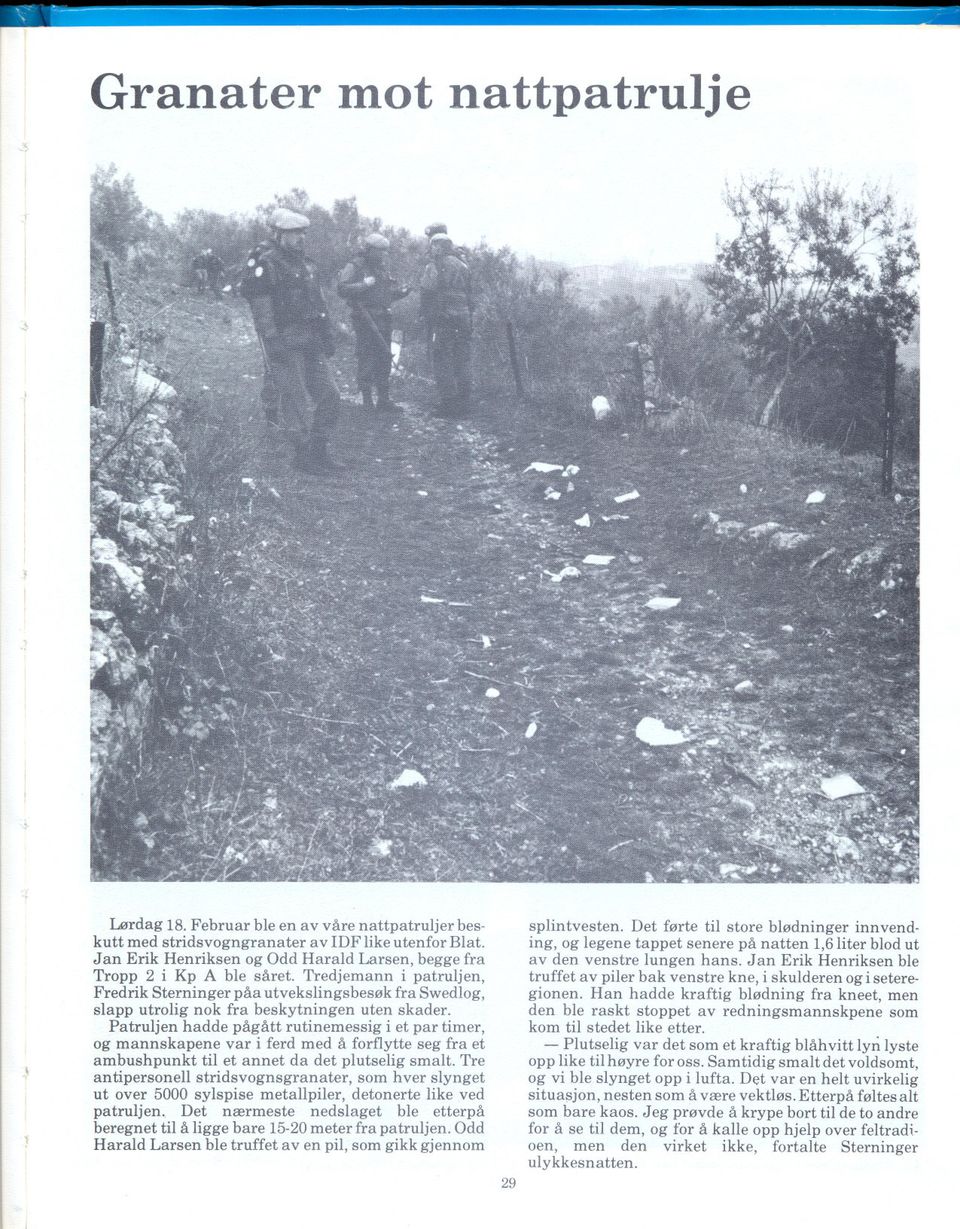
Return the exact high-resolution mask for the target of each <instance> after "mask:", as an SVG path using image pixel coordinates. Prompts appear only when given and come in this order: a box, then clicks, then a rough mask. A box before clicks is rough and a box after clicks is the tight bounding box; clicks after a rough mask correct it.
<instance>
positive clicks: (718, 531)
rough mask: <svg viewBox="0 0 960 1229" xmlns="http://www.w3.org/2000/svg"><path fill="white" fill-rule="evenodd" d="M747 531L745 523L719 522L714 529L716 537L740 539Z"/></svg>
mask: <svg viewBox="0 0 960 1229" xmlns="http://www.w3.org/2000/svg"><path fill="white" fill-rule="evenodd" d="M744 529H746V525H744V523H743V521H717V523H716V524H715V525H714V527H713V534H714V537H717V538H739V537H740V535H741V534H742V533H743V531H744Z"/></svg>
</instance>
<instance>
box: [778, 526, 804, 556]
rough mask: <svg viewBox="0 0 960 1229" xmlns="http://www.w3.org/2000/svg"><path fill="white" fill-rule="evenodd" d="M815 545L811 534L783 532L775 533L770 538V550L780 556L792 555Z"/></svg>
mask: <svg viewBox="0 0 960 1229" xmlns="http://www.w3.org/2000/svg"><path fill="white" fill-rule="evenodd" d="M812 543H813V535H812V534H809V533H797V532H795V531H794V532H789V531H786V530H784V531H781V532H778V533H775V534H773V535H772V536H771V538H770V549H771V550H772V551H775V552H776V553H777V554H779V555H787V554H792V553H794V552H798V551H803V550H805V549H807V548H808V547H810V546H811V544H812Z"/></svg>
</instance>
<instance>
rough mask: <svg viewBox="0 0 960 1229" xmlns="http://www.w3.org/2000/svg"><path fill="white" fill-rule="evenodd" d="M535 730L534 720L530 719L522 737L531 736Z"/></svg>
mask: <svg viewBox="0 0 960 1229" xmlns="http://www.w3.org/2000/svg"><path fill="white" fill-rule="evenodd" d="M536 732H537V723H536V722H535V721H531V722H530V724H529V725H528V726H527V728H526V729H525V730H524V732H523V737H524V738H533V736H534V734H536Z"/></svg>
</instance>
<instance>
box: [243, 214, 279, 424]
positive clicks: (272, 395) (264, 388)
mask: <svg viewBox="0 0 960 1229" xmlns="http://www.w3.org/2000/svg"><path fill="white" fill-rule="evenodd" d="M279 233H280V232H279V231H276V230H275V231H274V232H273V238H272V239H264V240H262V241H261V242H260V243H258V244H257V246H256V247H255V248H253V249H252V251H251V252H250V254H249V255H248V256H247V262H246V265H245V266H244V270H243V273H242V275H241V277H240V282H239V289H240V293H241V294H242V295H243V297H244V298H245V299H248V300H249V299H251V298H252V297H253V296H255V295H256V294H258V293H259V292H258V290H257V285H258V282H257V279H256V277H255V276H254V270H255V269H256V268H257V267H258V266H260V265H261V262H262V260H263V258H264V256H265V255H266V254H267V252H269V251H271V250H272V249H273V248H275V247H276V245H277V243H278V236H279ZM253 322H254V327H255V328H256V323H257V321H256V315H254V321H253ZM257 341H259V343H260V353H261V355H262V356H263V384H262V385H261V387H260V408H261V409H262V410H263V414H264V417H265V418H266V420H267V422H268V423H270V424H271V425H272V426H274V427H276V426H278V425H279V423H280V385H279V383H278V382H277V378H276V375H275V374H274V371H273V368H272V367H271V365H270V359H269V358H268V357H267V347H266V345H265V344H264V340H263V337H262V336H261V334H260V330H259V329H257Z"/></svg>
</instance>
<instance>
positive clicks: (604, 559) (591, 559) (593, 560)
mask: <svg viewBox="0 0 960 1229" xmlns="http://www.w3.org/2000/svg"><path fill="white" fill-rule="evenodd" d="M613 560H614V556H613V555H584V557H583V559H582V561H581V562H583V563H588V564H589V565H590V566H591V567H594V568H605V567H607V565H608V564H611V563H613Z"/></svg>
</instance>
